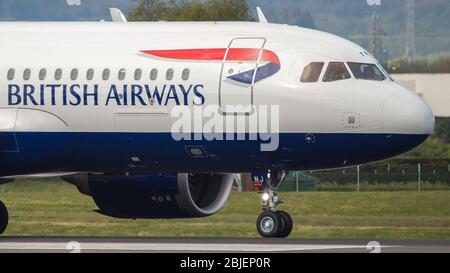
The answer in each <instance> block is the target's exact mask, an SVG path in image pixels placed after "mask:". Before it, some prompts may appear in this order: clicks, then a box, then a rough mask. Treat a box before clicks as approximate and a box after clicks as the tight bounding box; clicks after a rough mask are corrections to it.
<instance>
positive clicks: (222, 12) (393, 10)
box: [0, 0, 450, 191]
mask: <svg viewBox="0 0 450 273" xmlns="http://www.w3.org/2000/svg"><path fill="white" fill-rule="evenodd" d="M257 6H259V7H261V8H262V9H263V11H264V13H265V15H266V17H267V18H268V20H269V21H270V22H274V23H282V24H291V25H298V26H302V27H307V28H313V29H318V30H322V31H326V32H330V33H333V34H336V35H339V36H342V37H344V38H347V39H350V40H352V41H354V42H355V43H357V44H359V45H361V46H363V47H364V48H367V49H368V50H370V52H371V53H372V54H373V55H374V56H375V57H376V58H377V59H379V60H380V62H382V63H383V65H384V66H385V67H386V68H387V70H389V72H391V73H392V74H393V76H394V78H395V79H396V80H398V81H400V82H401V83H402V84H404V85H405V86H407V87H408V88H409V89H411V90H413V91H415V92H416V93H417V94H418V95H420V96H422V97H423V98H424V99H425V100H426V101H427V102H428V104H429V105H430V106H431V107H432V109H433V112H434V113H435V115H436V116H437V123H436V129H435V133H434V135H433V137H432V138H430V139H429V140H428V141H427V143H426V144H425V145H423V146H421V147H420V148H418V149H416V150H414V151H411V152H410V153H408V154H405V155H403V156H400V157H398V158H395V159H393V160H389V161H386V162H381V163H377V164H373V165H370V166H360V167H354V168H349V169H343V170H326V171H317V172H306V173H291V174H290V175H289V176H288V179H287V180H286V182H285V183H284V184H283V187H282V190H285V191H319V190H321V191H326V190H333V191H335V190H341V191H350V190H356V191H368V190H417V191H423V190H447V189H450V119H449V118H448V117H450V2H449V1H448V0H345V1H333V0H96V1H88V0H33V1H29V0H1V1H0V21H110V20H111V17H110V15H109V11H108V8H109V7H117V8H120V9H122V10H123V12H124V13H125V14H126V16H127V18H128V20H130V21H158V20H167V21H211V20H217V21H234V20H242V21H255V20H256V19H255V18H256V14H255V11H256V7H257ZM236 189H237V190H243V191H252V190H254V187H253V185H252V182H251V181H250V177H249V175H246V174H243V175H242V176H241V177H240V179H239V177H236Z"/></svg>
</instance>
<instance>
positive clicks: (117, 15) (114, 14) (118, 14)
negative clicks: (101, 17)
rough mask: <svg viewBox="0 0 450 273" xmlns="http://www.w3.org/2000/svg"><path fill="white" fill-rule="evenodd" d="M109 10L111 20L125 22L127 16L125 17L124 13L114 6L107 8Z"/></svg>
mask: <svg viewBox="0 0 450 273" xmlns="http://www.w3.org/2000/svg"><path fill="white" fill-rule="evenodd" d="M109 12H110V13H111V18H112V21H113V22H118V23H126V22H128V21H127V18H126V17H125V15H123V12H122V11H121V10H120V9H116V8H109Z"/></svg>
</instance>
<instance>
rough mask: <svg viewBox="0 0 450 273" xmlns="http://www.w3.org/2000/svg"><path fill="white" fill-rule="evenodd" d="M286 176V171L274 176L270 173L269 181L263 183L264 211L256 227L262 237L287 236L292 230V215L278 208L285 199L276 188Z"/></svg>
mask: <svg viewBox="0 0 450 273" xmlns="http://www.w3.org/2000/svg"><path fill="white" fill-rule="evenodd" d="M285 177H286V173H285V172H275V173H274V174H273V176H271V175H270V173H269V175H268V179H267V182H266V183H264V184H263V188H264V191H263V193H262V203H261V207H262V210H263V212H262V213H261V214H260V215H259V217H258V219H257V221H256V229H257V230H258V233H259V234H260V235H261V236H262V237H265V238H286V237H288V236H289V235H290V234H291V232H292V227H293V221H292V217H291V216H290V215H289V214H288V213H287V212H285V211H281V210H280V211H278V210H277V209H276V207H277V206H278V205H279V204H282V203H284V200H283V199H282V198H280V197H278V195H277V192H276V189H278V187H279V186H280V185H281V183H282V182H283V180H284V178H285ZM273 185H275V187H274V186H273Z"/></svg>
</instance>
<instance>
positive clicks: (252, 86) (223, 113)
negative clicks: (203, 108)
mask: <svg viewBox="0 0 450 273" xmlns="http://www.w3.org/2000/svg"><path fill="white" fill-rule="evenodd" d="M236 40H261V41H262V42H263V43H262V46H261V48H260V51H259V54H258V59H257V61H256V64H255V72H254V73H253V79H252V85H251V91H250V102H251V105H250V106H251V107H252V109H251V111H250V112H245V113H244V112H242V113H238V112H232V113H228V112H225V111H223V109H222V82H223V73H224V72H223V70H224V68H225V64H226V61H227V57H228V53H229V51H230V48H231V46H232V45H233V42H234V41H236ZM266 43H267V39H266V38H264V37H238V38H233V39H232V40H231V41H230V43H229V44H228V47H227V50H226V51H225V55H224V56H223V61H222V68H221V69H220V78H219V113H220V114H221V115H224V116H226V115H237V116H242V115H245V116H251V115H253V113H254V112H255V109H254V107H253V106H254V97H253V91H254V87H255V79H256V74H257V73H258V69H259V64H260V62H261V58H262V55H263V52H264V48H265V46H266Z"/></svg>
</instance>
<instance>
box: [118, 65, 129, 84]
mask: <svg viewBox="0 0 450 273" xmlns="http://www.w3.org/2000/svg"><path fill="white" fill-rule="evenodd" d="M126 72H127V71H126V70H125V68H122V69H120V70H119V75H118V78H119V81H123V80H125V75H126Z"/></svg>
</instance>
